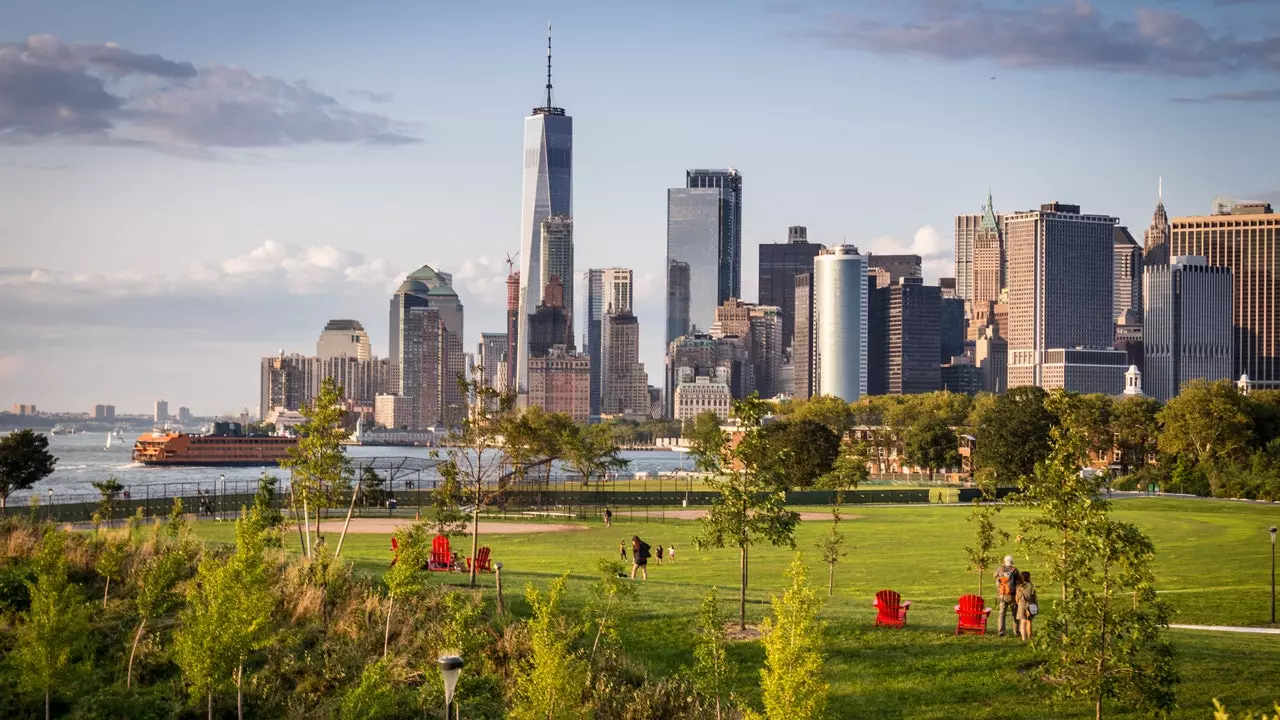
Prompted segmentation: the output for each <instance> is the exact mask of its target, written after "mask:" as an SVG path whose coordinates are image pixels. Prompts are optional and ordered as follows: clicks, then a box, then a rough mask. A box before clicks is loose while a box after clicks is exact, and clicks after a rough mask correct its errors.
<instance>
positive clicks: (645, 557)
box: [631, 535, 649, 580]
mask: <svg viewBox="0 0 1280 720" xmlns="http://www.w3.org/2000/svg"><path fill="white" fill-rule="evenodd" d="M648 565H649V543H647V542H645V541H643V540H641V539H640V536H639V535H632V536H631V579H632V580H635V579H636V571H637V570H639V571H640V575H641V577H643V578H644V579H645V580H648V579H649V568H648Z"/></svg>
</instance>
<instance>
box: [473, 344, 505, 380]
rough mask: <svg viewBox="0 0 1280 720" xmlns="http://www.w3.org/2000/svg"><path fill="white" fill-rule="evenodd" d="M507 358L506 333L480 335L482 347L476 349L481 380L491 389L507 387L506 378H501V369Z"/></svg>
mask: <svg viewBox="0 0 1280 720" xmlns="http://www.w3.org/2000/svg"><path fill="white" fill-rule="evenodd" d="M506 356H507V334H506V333H480V346H479V347H477V348H476V359H477V364H478V365H479V366H480V379H481V380H483V381H484V384H485V385H487V386H489V387H491V388H501V387H505V386H506V378H503V377H499V376H498V373H499V369H500V368H502V367H503V365H502V362H503V360H504V359H506Z"/></svg>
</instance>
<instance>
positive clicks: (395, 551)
mask: <svg viewBox="0 0 1280 720" xmlns="http://www.w3.org/2000/svg"><path fill="white" fill-rule="evenodd" d="M399 559H400V541H399V540H396V537H395V536H394V535H392V536H391V566H392V567H395V564H396V561H397V560H399Z"/></svg>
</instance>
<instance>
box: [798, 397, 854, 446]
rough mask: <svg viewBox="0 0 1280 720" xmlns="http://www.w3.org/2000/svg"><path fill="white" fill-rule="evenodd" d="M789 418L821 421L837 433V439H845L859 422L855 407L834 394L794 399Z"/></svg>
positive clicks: (799, 420) (801, 420)
mask: <svg viewBox="0 0 1280 720" xmlns="http://www.w3.org/2000/svg"><path fill="white" fill-rule="evenodd" d="M787 420H788V421H790V422H803V421H811V422H816V423H820V424H822V425H825V426H826V427H827V428H828V429H830V430H831V432H833V433H835V435H836V439H837V440H843V439H844V436H845V435H846V434H848V432H849V431H850V430H851V429H853V426H854V425H855V424H857V418H856V417H855V415H854V410H853V407H851V406H850V405H849V403H847V402H845V401H844V400H842V399H841V398H838V397H835V396H834V395H815V396H814V397H811V398H809V399H808V400H793V401H792V403H791V411H790V412H789V413H788V414H787Z"/></svg>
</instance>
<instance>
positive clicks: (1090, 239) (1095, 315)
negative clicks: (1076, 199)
mask: <svg viewBox="0 0 1280 720" xmlns="http://www.w3.org/2000/svg"><path fill="white" fill-rule="evenodd" d="M1115 225H1116V218H1114V217H1109V216H1106V215H1083V214H1081V213H1080V207H1079V206H1078V205H1066V204H1062V203H1056V202H1055V203H1048V204H1046V205H1041V206H1040V209H1039V210H1030V211H1025V212H1017V213H1013V214H1010V215H1006V216H1005V218H1004V234H1005V241H1006V245H1007V248H1008V256H1009V269H1008V279H1009V325H1010V329H1009V337H1008V340H1009V387H1011V388H1012V387H1019V386H1023V385H1037V386H1040V387H1043V388H1057V387H1061V388H1065V389H1067V390H1071V391H1075V392H1082V393H1092V392H1101V393H1107V394H1110V395H1118V394H1119V393H1120V392H1121V391H1123V390H1124V373H1125V370H1126V369H1128V364H1127V363H1126V362H1125V358H1124V353H1122V352H1119V351H1117V350H1114V349H1112V344H1113V342H1114V336H1115V318H1114V317H1113V316H1112V314H1111V309H1112V291H1113V276H1112V268H1111V263H1112V258H1113V255H1112V244H1113V242H1114V237H1115ZM1115 356H1119V359H1118V360H1117V359H1116V357H1115Z"/></svg>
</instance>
